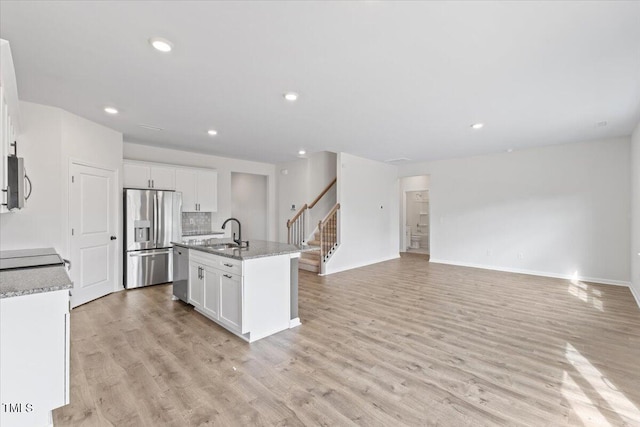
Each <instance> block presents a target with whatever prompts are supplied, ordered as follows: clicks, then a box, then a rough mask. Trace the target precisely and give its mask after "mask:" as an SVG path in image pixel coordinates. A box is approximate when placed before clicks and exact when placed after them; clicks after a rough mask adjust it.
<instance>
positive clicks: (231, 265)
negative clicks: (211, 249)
mask: <svg viewBox="0 0 640 427" xmlns="http://www.w3.org/2000/svg"><path fill="white" fill-rule="evenodd" d="M222 265H224V266H225V267H233V264H227V263H224V264H222Z"/></svg>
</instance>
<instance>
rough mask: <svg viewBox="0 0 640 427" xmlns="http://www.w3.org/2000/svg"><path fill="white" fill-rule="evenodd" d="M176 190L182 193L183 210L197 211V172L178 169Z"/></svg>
mask: <svg viewBox="0 0 640 427" xmlns="http://www.w3.org/2000/svg"><path fill="white" fill-rule="evenodd" d="M176 191H180V192H181V193H182V212H196V211H197V206H196V203H197V202H196V172H195V171H194V170H192V169H180V168H178V169H176Z"/></svg>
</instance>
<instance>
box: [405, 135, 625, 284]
mask: <svg viewBox="0 0 640 427" xmlns="http://www.w3.org/2000/svg"><path fill="white" fill-rule="evenodd" d="M629 155H630V143H629V138H620V139H612V140H605V141H595V142H583V143H576V144H567V145H560V146H551V147H544V148H536V149H530V150H523V151H518V152H513V153H501V154H494V155H487V156H478V157H471V158H464V159H455V160H443V161H435V162H427V163H420V164H412V165H405V166H402V167H400V176H413V175H422V174H430V176H431V183H430V184H431V189H430V197H431V217H432V218H431V226H432V228H431V257H432V261H436V262H445V263H451V264H462V265H470V266H478V267H484V268H493V269H498V270H507V271H520V272H528V273H532V274H542V275H550V276H558V277H571V276H573V275H574V274H575V273H576V272H577V275H578V277H580V278H583V279H586V280H593V281H597V282H604V283H615V284H627V283H628V282H629V279H630V275H629V272H630V265H629V256H628V254H629V248H630V238H629V235H630V218H629V212H630V202H629V194H630V191H631V189H630V181H631V180H630V167H629V163H630V162H629Z"/></svg>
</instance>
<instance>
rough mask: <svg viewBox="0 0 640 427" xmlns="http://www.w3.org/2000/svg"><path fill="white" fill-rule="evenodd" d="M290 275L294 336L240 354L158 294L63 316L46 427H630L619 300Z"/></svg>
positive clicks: (528, 288) (393, 270)
mask: <svg viewBox="0 0 640 427" xmlns="http://www.w3.org/2000/svg"><path fill="white" fill-rule="evenodd" d="M300 274H301V276H300V277H301V280H300V318H301V320H302V322H303V324H302V326H299V327H297V328H295V329H291V330H288V331H285V332H281V333H279V334H276V335H274V336H271V337H268V338H265V339H263V340H260V341H258V342H255V343H253V344H247V343H245V342H244V341H241V340H240V339H238V338H237V337H235V336H234V335H232V334H230V333H228V332H226V331H225V330H223V329H222V328H220V327H218V326H217V325H215V324H214V323H212V322H210V321H209V320H207V319H205V318H204V317H202V316H201V315H199V314H197V313H196V312H194V311H193V310H192V309H190V308H189V307H188V306H186V305H185V304H182V303H180V302H176V301H171V299H170V294H171V288H170V286H169V285H162V286H154V287H150V288H143V289H138V290H131V291H126V292H119V293H116V294H112V295H109V296H107V297H104V298H102V299H100V300H97V301H94V302H91V303H89V304H86V305H84V306H81V307H79V308H77V309H74V310H73V311H72V314H71V322H72V323H71V334H72V335H71V337H72V343H71V404H70V405H67V406H65V407H63V408H61V409H58V410H56V411H55V413H54V418H55V425H56V426H57V427H58V426H76V425H82V426H111V425H114V426H199V425H220V426H241V425H250V426H254V425H279V426H285V425H291V426H300V425H328V426H343V425H356V424H359V425H366V426H398V425H412V426H415V425H443V426H465V425H472V426H481V425H510V426H511V425H513V426H517V425H532V426H547V425H550V426H559V425H597V426H602V425H616V426H618V425H640V309H638V307H637V306H636V305H635V302H634V300H633V297H632V296H631V293H630V291H629V290H628V289H627V288H624V287H616V286H605V285H595V284H587V283H584V284H583V283H579V284H575V285H574V284H572V283H571V282H569V281H565V280H557V279H547V278H540V277H533V276H525V275H519V274H510V273H499V272H491V271H485V270H478V269H471V268H464V267H453V266H445V265H438V264H429V263H427V262H426V260H425V258H424V257H422V256H419V255H411V254H404V255H403V256H402V258H401V259H399V260H394V261H390V262H385V263H381V264H377V265H374V266H370V267H366V268H361V269H358V270H353V271H349V272H345V273H339V274H335V275H332V276H329V277H325V278H322V277H318V276H316V275H314V274H312V273H307V272H301V273H300Z"/></svg>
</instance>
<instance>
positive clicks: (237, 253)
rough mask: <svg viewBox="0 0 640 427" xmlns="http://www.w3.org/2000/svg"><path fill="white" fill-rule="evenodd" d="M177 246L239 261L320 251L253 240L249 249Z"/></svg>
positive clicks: (219, 241) (224, 240)
mask: <svg viewBox="0 0 640 427" xmlns="http://www.w3.org/2000/svg"><path fill="white" fill-rule="evenodd" d="M172 243H173V244H174V245H175V246H181V247H183V248H188V249H194V250H197V251H202V252H208V253H210V254H214V255H220V256H224V257H227V258H234V259H239V260H245V259H252V258H261V257H268V256H276V255H286V254H293V253H297V252H308V251H314V250H318V248H314V247H308V246H305V247H303V246H297V245H290V244H287V243H279V242H268V241H265V240H251V241H250V242H249V247H248V248H245V247H242V248H227V249H213V248H211V247H207V245H189V244H186V243H178V242H172ZM216 243H218V244H222V243H233V239H229V238H227V239H218V241H216Z"/></svg>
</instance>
